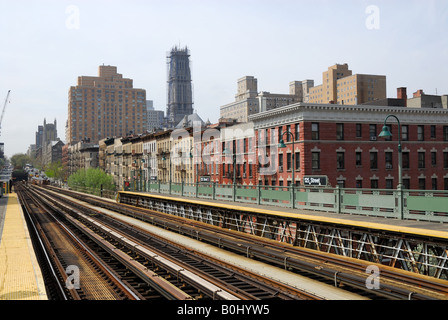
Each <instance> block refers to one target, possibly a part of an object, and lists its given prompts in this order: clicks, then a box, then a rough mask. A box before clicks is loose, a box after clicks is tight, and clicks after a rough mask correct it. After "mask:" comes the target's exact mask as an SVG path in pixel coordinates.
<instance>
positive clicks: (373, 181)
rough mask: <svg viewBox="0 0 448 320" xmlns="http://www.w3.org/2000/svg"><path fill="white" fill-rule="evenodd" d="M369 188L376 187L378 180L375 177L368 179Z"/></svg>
mask: <svg viewBox="0 0 448 320" xmlns="http://www.w3.org/2000/svg"><path fill="white" fill-rule="evenodd" d="M370 188H371V189H378V180H377V179H372V180H370Z"/></svg>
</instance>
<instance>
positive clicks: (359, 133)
mask: <svg viewBox="0 0 448 320" xmlns="http://www.w3.org/2000/svg"><path fill="white" fill-rule="evenodd" d="M356 138H362V124H360V123H357V124H356Z"/></svg>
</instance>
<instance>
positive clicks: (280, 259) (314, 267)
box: [71, 193, 448, 299]
mask: <svg viewBox="0 0 448 320" xmlns="http://www.w3.org/2000/svg"><path fill="white" fill-rule="evenodd" d="M71 194H73V193H71ZM88 198H91V199H93V201H94V202H95V203H96V204H97V205H101V206H104V207H109V208H110V209H112V210H114V208H115V210H117V211H119V210H120V208H118V206H117V205H116V204H113V203H111V202H109V201H104V200H101V199H98V198H93V197H89V196H83V197H82V200H84V201H87V200H88ZM120 206H124V207H125V208H127V210H130V208H132V210H133V213H132V212H128V213H127V214H128V215H130V216H135V217H138V214H137V212H138V213H139V214H140V217H139V218H140V219H144V216H143V214H149V213H151V215H152V217H150V218H148V222H150V223H155V224H159V225H160V226H163V227H165V228H170V229H171V230H172V231H176V232H180V233H183V234H186V235H188V233H191V235H192V236H193V237H196V238H203V239H204V238H206V237H207V235H206V234H205V233H204V232H205V231H204V230H205V229H207V230H210V231H212V232H219V233H227V234H228V235H230V236H232V237H236V236H238V238H239V241H242V240H250V241H255V242H256V244H255V245H254V244H249V245H246V246H243V245H240V246H238V245H235V240H229V241H228V242H227V244H226V240H225V238H224V236H222V237H221V236H219V239H218V243H217V244H218V245H220V246H223V245H227V246H228V247H230V248H232V249H234V250H239V251H240V252H244V250H246V252H244V253H246V254H248V253H249V252H252V254H255V253H257V254H259V256H258V257H264V259H268V260H272V261H273V262H274V263H276V264H281V265H284V266H285V268H288V267H290V268H293V267H294V268H297V269H299V270H306V271H307V272H311V273H313V274H317V275H321V276H324V277H326V278H327V279H336V281H335V282H336V283H345V284H348V285H351V286H354V287H357V288H359V289H363V290H365V291H368V292H370V293H373V294H376V295H380V296H384V297H388V298H392V299H404V298H409V297H411V298H413V299H434V293H433V291H438V292H439V293H440V295H441V298H443V297H444V296H445V297H446V293H447V291H448V285H447V284H448V282H446V281H443V280H437V279H433V278H431V277H427V276H421V275H416V274H413V273H412V274H409V272H406V271H402V270H396V269H393V268H389V267H387V266H384V265H381V264H376V263H373V262H367V261H362V260H357V259H353V258H343V257H341V256H337V255H334V254H328V253H326V254H322V253H320V252H318V251H316V250H311V249H304V248H297V247H293V246H291V245H287V244H283V243H280V242H278V241H275V240H269V239H265V238H261V237H256V236H253V235H249V234H244V233H241V232H236V231H232V230H225V229H222V228H220V227H217V226H213V225H210V224H206V223H203V222H199V221H195V220H191V219H186V218H183V217H179V216H174V215H169V214H167V213H161V212H158V211H154V210H149V209H142V208H138V207H135V206H132V205H127V204H120ZM121 211H122V212H123V210H121ZM154 215H157V216H159V217H163V218H164V219H165V218H167V219H170V220H171V221H174V222H173V223H172V225H171V226H169V223H168V222H167V220H163V222H162V220H161V221H156V218H155V217H154ZM186 226H188V229H187V227H186ZM193 226H199V227H198V229H196V231H191V230H192V229H191V228H192V227H193ZM194 232H196V234H194ZM215 241H216V240H215ZM260 243H263V247H261V250H258V251H260V252H257V250H256V247H257V246H258V245H259V244H260ZM215 244H216V242H215ZM267 246H269V247H274V249H275V247H277V248H279V247H281V248H282V250H287V251H288V252H289V254H290V255H295V256H296V257H294V256H286V255H285V254H284V253H277V254H275V251H273V252H274V253H271V255H272V256H271V257H268V256H267V254H266V250H267ZM277 252H278V250H277ZM304 257H308V258H310V259H312V260H314V262H311V263H305V262H303V261H301V260H302V259H303V258H304ZM368 265H376V266H377V267H378V268H379V269H380V271H381V288H380V289H379V290H371V289H367V288H366V281H367V278H368V277H369V275H368V274H366V267H367V266H368ZM341 268H346V270H345V271H341ZM347 269H350V270H351V271H349V272H347ZM353 271H356V272H357V274H353ZM385 280H388V281H385ZM403 281H406V282H407V283H409V286H408V287H407V288H405V286H403ZM388 282H389V283H388ZM422 287H424V288H423V289H422ZM425 289H426V291H425Z"/></svg>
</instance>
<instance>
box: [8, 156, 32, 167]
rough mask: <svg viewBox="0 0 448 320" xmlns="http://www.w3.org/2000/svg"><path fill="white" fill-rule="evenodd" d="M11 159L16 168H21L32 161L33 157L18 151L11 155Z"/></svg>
mask: <svg viewBox="0 0 448 320" xmlns="http://www.w3.org/2000/svg"><path fill="white" fill-rule="evenodd" d="M10 161H11V163H12V165H13V167H14V168H18V169H21V168H24V167H25V165H26V164H27V163H30V162H31V159H30V157H28V156H27V155H26V154H24V153H17V154H15V155H13V156H12V157H11V160H10Z"/></svg>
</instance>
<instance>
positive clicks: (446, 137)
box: [443, 126, 448, 141]
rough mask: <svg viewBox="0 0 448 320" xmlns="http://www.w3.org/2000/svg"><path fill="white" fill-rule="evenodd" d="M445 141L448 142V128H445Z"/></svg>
mask: <svg viewBox="0 0 448 320" xmlns="http://www.w3.org/2000/svg"><path fill="white" fill-rule="evenodd" d="M443 141H448V126H443Z"/></svg>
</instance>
